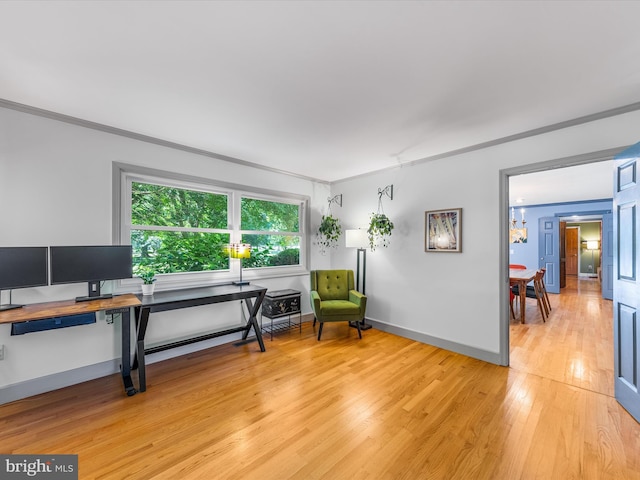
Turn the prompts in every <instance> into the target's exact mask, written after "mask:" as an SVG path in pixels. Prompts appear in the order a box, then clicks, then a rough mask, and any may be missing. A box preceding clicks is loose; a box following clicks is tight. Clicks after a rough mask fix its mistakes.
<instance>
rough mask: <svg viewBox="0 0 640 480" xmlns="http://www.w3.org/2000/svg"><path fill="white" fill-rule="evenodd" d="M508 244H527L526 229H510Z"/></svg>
mask: <svg viewBox="0 0 640 480" xmlns="http://www.w3.org/2000/svg"><path fill="white" fill-rule="evenodd" d="M509 243H527V229H526V228H512V229H510V230H509Z"/></svg>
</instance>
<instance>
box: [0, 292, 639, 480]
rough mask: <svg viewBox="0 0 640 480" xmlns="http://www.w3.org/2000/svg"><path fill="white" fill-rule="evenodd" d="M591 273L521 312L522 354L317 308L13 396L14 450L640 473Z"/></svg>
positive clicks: (276, 467)
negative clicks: (505, 354) (451, 344)
mask: <svg viewBox="0 0 640 480" xmlns="http://www.w3.org/2000/svg"><path fill="white" fill-rule="evenodd" d="M591 286H592V285H591V284H589V283H583V282H580V283H577V284H576V285H574V286H573V287H571V288H568V289H567V293H563V294H562V295H553V296H552V299H551V303H552V306H553V313H552V315H551V317H550V318H549V319H548V320H547V322H546V323H544V324H543V323H542V322H541V321H540V320H539V319H536V313H535V304H534V303H533V302H532V301H530V302H529V303H531V304H532V305H533V307H534V308H533V309H532V310H531V312H530V311H527V315H528V319H529V322H528V323H527V324H526V325H520V324H517V323H513V324H512V325H511V339H512V356H511V360H512V364H513V365H512V367H511V368H506V367H499V366H495V365H491V364H487V363H484V362H481V361H478V360H473V359H470V358H468V357H464V356H462V355H458V354H454V353H451V352H447V351H444V350H440V349H437V348H434V347H430V346H428V345H423V344H420V343H416V342H413V341H411V340H407V339H404V338H401V337H396V336H393V335H390V334H387V333H383V332H380V331H376V330H368V331H365V332H363V338H362V340H358V339H357V334H356V332H355V330H353V329H349V328H348V327H347V326H346V324H344V325H342V324H335V325H327V326H326V327H325V329H324V332H323V339H322V341H321V342H318V341H317V340H316V339H315V332H314V330H313V328H312V326H311V324H305V326H304V328H303V331H302V334H299V333H298V332H297V331H296V332H292V333H287V334H281V335H279V336H278V337H276V338H275V339H274V340H273V341H269V340H267V342H266V344H267V351H266V352H265V353H260V352H259V350H258V348H257V345H256V343H255V342H253V343H249V344H245V345H225V346H221V347H216V348H213V349H210V350H207V351H203V352H199V353H197V354H193V355H188V356H183V357H180V358H178V359H172V360H168V361H165V362H161V363H157V364H154V365H151V366H150V367H149V371H148V383H149V388H148V391H147V392H146V393H144V394H138V395H136V396H134V397H131V398H127V397H125V396H124V394H123V392H122V387H121V382H120V379H119V377H118V376H116V375H114V376H111V377H107V378H103V379H99V380H95V381H91V382H87V383H84V384H81V385H76V386H73V387H70V388H65V389H62V390H59V391H56V392H50V393H47V394H44V395H39V396H36V397H32V398H29V399H26V400H22V401H18V402H15V403H12V404H8V405H4V406H0V452H1V453H40V454H42V453H76V454H78V455H79V465H80V466H79V469H80V478H81V479H116V480H121V479H136V480H141V479H177V480H182V479H206V480H212V479H262V480H265V479H266V480H269V479H289V478H291V479H332V480H336V479H337V480H340V479H348V480H355V479H376V480H377V479H410V480H413V479H454V478H455V479H509V480H511V479H530V478H531V479H533V478H540V479H562V480H564V479H616V480H619V479H625V478H628V479H635V478H640V425H638V424H637V423H636V422H635V421H634V420H633V419H632V418H631V417H630V416H629V415H628V414H627V413H626V412H625V411H624V410H623V409H622V408H621V407H620V406H619V405H618V403H617V402H616V401H615V400H614V398H613V397H612V394H611V383H612V382H613V380H612V375H613V374H612V360H611V358H612V354H611V347H610V345H609V344H610V343H611V332H610V324H611V311H610V310H611V305H610V303H606V302H603V301H602V300H600V299H599V298H598V296H597V295H595V294H593V293H592V289H591Z"/></svg>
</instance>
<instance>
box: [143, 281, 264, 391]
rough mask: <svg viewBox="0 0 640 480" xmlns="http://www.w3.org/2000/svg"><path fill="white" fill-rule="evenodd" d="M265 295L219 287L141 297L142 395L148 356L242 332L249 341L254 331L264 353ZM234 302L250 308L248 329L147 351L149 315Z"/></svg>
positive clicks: (244, 287) (251, 289)
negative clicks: (262, 318) (259, 317)
mask: <svg viewBox="0 0 640 480" xmlns="http://www.w3.org/2000/svg"><path fill="white" fill-rule="evenodd" d="M265 293H267V289H266V288H265V287H260V286H258V285H242V286H239V285H216V286H213V287H198V288H187V289H182V290H168V291H164V292H158V293H155V294H154V295H144V296H143V295H139V296H138V298H139V299H140V304H139V305H138V306H137V307H135V315H136V332H137V333H136V359H135V360H134V364H133V368H138V379H139V382H140V387H139V391H141V392H144V391H145V390H146V389H147V380H146V368H145V354H149V353H155V352H161V351H163V350H168V349H170V348H175V347H181V346H183V345H189V344H191V343H195V342H200V341H202V340H208V339H210V338H215V337H220V336H222V335H228V334H230V333H236V332H243V334H242V339H243V340H246V338H247V336H248V334H249V330H251V327H253V329H254V331H255V332H256V338H257V339H258V344H259V345H260V350H261V351H262V352H264V351H265V348H264V342H263V340H262V333H261V331H260V326H259V325H258V320H257V314H258V310H260V305H262V300H263V299H264V295H265ZM233 300H244V301H245V302H246V304H247V311H248V313H249V319H248V320H247V324H246V325H245V326H241V327H234V328H229V329H225V330H221V331H216V332H212V333H208V334H206V335H199V336H197V337H192V338H188V339H185V340H179V341H175V342H170V343H167V344H164V345H159V346H156V347H152V348H145V346H144V337H145V335H146V332H147V326H148V324H149V314H150V313H152V312H164V311H167V310H175V309H178V308H188V307H195V306H199V305H208V304H211V303H221V302H229V301H233Z"/></svg>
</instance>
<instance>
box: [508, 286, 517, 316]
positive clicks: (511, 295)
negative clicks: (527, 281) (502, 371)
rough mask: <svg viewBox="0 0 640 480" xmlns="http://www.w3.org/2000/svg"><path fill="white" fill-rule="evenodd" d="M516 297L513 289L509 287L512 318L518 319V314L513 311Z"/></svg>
mask: <svg viewBox="0 0 640 480" xmlns="http://www.w3.org/2000/svg"><path fill="white" fill-rule="evenodd" d="M515 299H516V296H515V295H514V293H513V287H512V286H511V285H509V309H510V310H511V318H513V319H514V320H515V319H516V312H515V310H514V309H513V302H514V301H515Z"/></svg>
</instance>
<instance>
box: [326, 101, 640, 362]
mask: <svg viewBox="0 0 640 480" xmlns="http://www.w3.org/2000/svg"><path fill="white" fill-rule="evenodd" d="M638 125H640V112H632V113H627V114H624V115H619V116H617V117H614V118H608V119H603V120H598V121H594V122H591V123H588V124H584V125H579V126H574V127H570V128H566V129H564V130H560V131H555V132H551V133H546V134H543V135H539V136H536V137H531V138H526V139H522V140H518V141H514V142H510V143H507V144H502V145H497V146H494V147H491V148H486V149H483V150H479V151H475V152H470V153H466V154H461V155H456V156H452V157H449V158H445V159H441V160H434V161H430V162H425V163H422V164H416V165H414V166H407V167H399V168H396V169H393V170H389V171H385V172H381V173H376V174H372V175H365V176H361V177H358V178H354V179H350V180H345V181H341V182H336V183H334V184H333V185H332V192H331V193H332V194H334V195H335V194H338V193H342V194H343V208H342V210H343V212H344V214H343V216H342V219H343V223H344V224H345V226H346V227H347V228H355V227H366V225H367V224H368V220H369V215H370V214H371V213H372V212H375V211H376V208H377V192H378V188H384V187H385V186H386V185H389V184H393V185H394V199H393V201H389V200H388V199H387V200H384V211H385V213H386V214H387V215H388V216H389V217H390V218H391V220H392V221H393V222H394V224H395V230H394V232H393V234H392V237H391V245H390V246H389V247H388V248H386V249H384V248H379V249H377V250H376V251H375V252H373V253H372V252H368V253H367V291H366V293H367V296H368V297H369V303H368V306H367V317H368V318H371V319H373V320H374V321H378V322H380V324H381V326H383V327H384V326H385V325H386V326H389V327H392V328H390V331H395V332H398V333H402V334H403V335H407V336H410V337H415V338H422V339H424V340H425V341H427V342H429V343H434V344H438V345H441V346H448V347H449V348H452V349H454V350H457V351H462V352H466V353H469V354H472V355H474V356H477V357H478V358H485V359H493V360H494V361H497V359H498V358H499V357H498V354H499V351H500V335H499V334H500V330H499V329H500V304H499V301H500V300H499V288H500V285H499V283H500V266H499V262H500V258H501V252H500V247H499V241H500V232H499V222H500V218H501V217H500V215H501V214H503V215H505V218H506V206H504V207H503V206H501V205H500V202H499V177H500V170H502V169H507V168H512V167H516V166H521V165H528V164H534V163H538V162H544V161H550V160H555V159H559V158H564V157H570V156H575V155H580V154H586V153H592V152H597V151H600V150H606V149H609V148H614V147H619V146H620V147H622V146H624V145H629V144H633V143H636V142H637V141H638V139H639V138H640V130H639V129H638V128H637V126H638ZM443 208H462V250H463V251H462V253H459V254H455V253H425V252H424V212H425V210H437V209H443ZM503 208H504V210H505V212H501V210H502V209H503ZM333 258H334V266H335V267H338V266H341V265H344V266H347V267H351V268H355V252H354V251H349V250H347V249H346V248H341V249H340V250H339V251H338V252H336V254H335V255H334V257H333ZM485 353H486V354H485Z"/></svg>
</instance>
